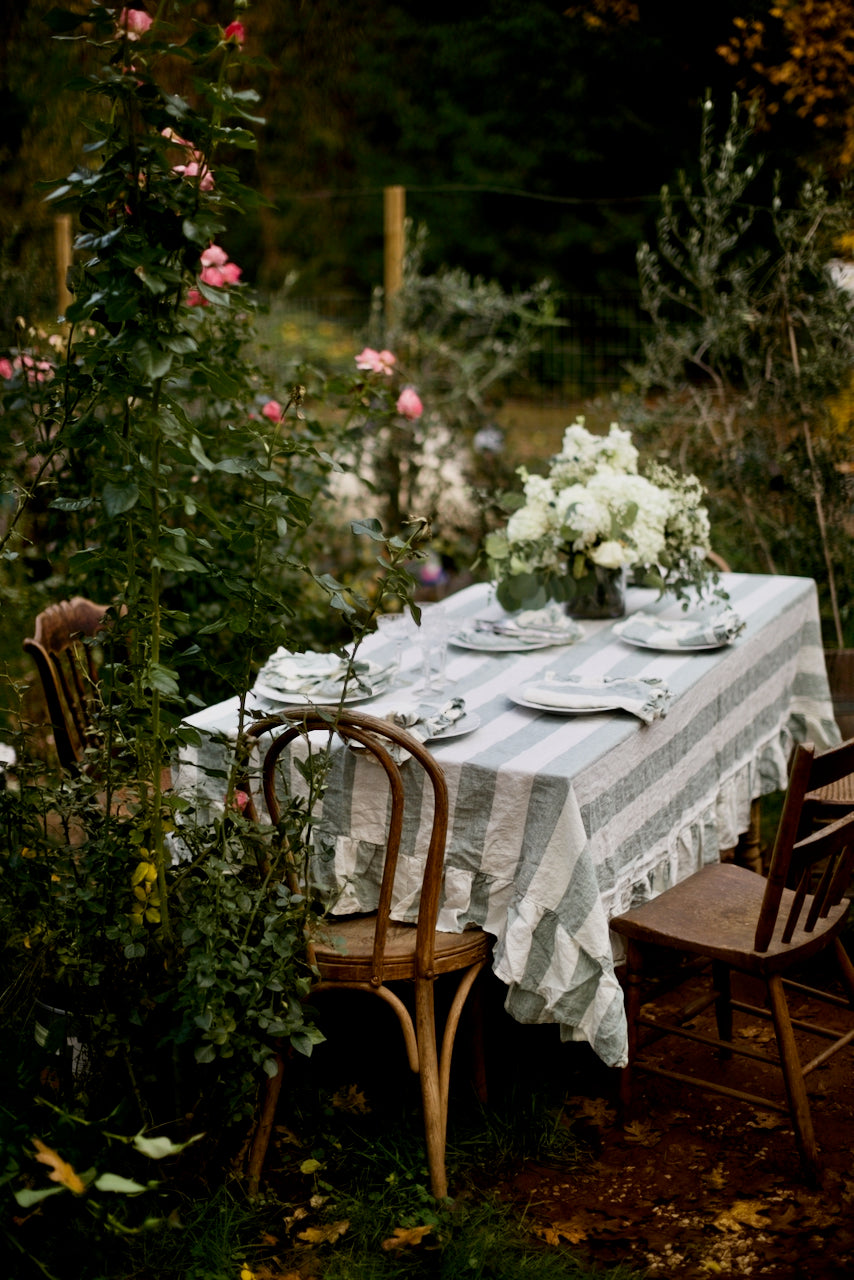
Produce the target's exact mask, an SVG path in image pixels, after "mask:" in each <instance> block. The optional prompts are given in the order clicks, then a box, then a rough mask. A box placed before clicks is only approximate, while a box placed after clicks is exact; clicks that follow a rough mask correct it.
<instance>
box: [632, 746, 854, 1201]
mask: <svg viewBox="0 0 854 1280" xmlns="http://www.w3.org/2000/svg"><path fill="white" fill-rule="evenodd" d="M851 772H854V740H852V741H850V742H847V743H844V744H843V746H841V747H837V748H834V750H833V751H830V752H825V753H824V754H823V755H822V756H818V757H816V756H815V749H814V747H813V746H812V745H807V746H803V745H801V746H798V747H797V748H796V750H795V754H794V757H793V761H792V767H791V772H790V776H789V785H788V788H787V792H786V797H785V801H784V805H783V812H782V815H781V818H780V825H779V828H778V831H777V837H776V841H775V844H774V851H773V855H772V861H771V866H770V869H769V872H768V878H767V880H765V879H762V878H761V877H759V876H756V875H755V874H754V873H753V872H751V871H749V870H746V869H745V868H743V867H738V866H733V865H731V864H723V863H719V864H713V865H710V866H707V867H704V868H703V869H702V870H701V871H698V872H696V873H695V874H694V875H693V876H689V877H688V879H687V880H684V881H683V882H682V883H681V884H677V885H674V886H673V887H672V888H671V889H668V890H666V891H665V892H664V893H663V894H661V895H660V896H659V897H657V898H654V899H652V900H651V901H650V902H646V903H644V904H643V905H642V906H640V907H637V908H636V909H634V910H632V911H627V912H626V913H625V914H624V915H621V916H617V917H615V918H614V919H613V920H612V921H611V927H612V929H614V931H615V932H616V933H618V934H620V935H621V936H622V937H624V938H626V939H627V946H628V951H627V959H626V973H625V983H626V1013H627V1017H628V1023H629V1065H628V1066H627V1067H626V1068H625V1069H624V1071H623V1073H622V1081H621V1101H622V1104H623V1108H624V1114H628V1113H629V1112H630V1109H631V1102H632V1091H633V1082H634V1076H635V1073H636V1072H638V1071H645V1072H651V1073H653V1074H655V1075H659V1076H664V1077H666V1078H667V1079H670V1080H678V1081H682V1082H683V1083H687V1084H693V1085H699V1086H700V1087H702V1088H704V1089H709V1090H711V1091H713V1092H716V1093H722V1094H725V1095H728V1096H730V1097H735V1098H740V1099H743V1100H744V1101H747V1102H752V1103H754V1104H756V1105H758V1106H762V1107H770V1108H772V1109H776V1110H781V1111H786V1110H788V1111H789V1113H790V1116H791V1120H792V1124H793V1125H794V1129H795V1134H796V1137H797V1141H798V1146H799V1149H800V1152H801V1156H802V1159H803V1163H804V1167H805V1170H806V1172H807V1173H808V1174H809V1175H810V1176H813V1177H814V1176H815V1175H816V1174H817V1173H818V1170H819V1166H820V1161H819V1153H818V1147H817V1144H816V1140H815V1134H814V1131H813V1125H812V1119H811V1116H810V1108H809V1101H808V1098H807V1092H806V1086H805V1077H806V1076H807V1075H808V1074H809V1073H810V1072H811V1071H813V1070H814V1069H815V1068H816V1067H818V1066H820V1065H821V1064H822V1063H824V1062H826V1061H827V1059H828V1058H829V1057H830V1056H831V1055H832V1054H834V1053H836V1052H837V1051H838V1050H839V1049H841V1048H843V1047H844V1046H845V1045H847V1044H849V1043H850V1041H851V1040H852V1039H854V1026H852V1028H851V1029H850V1030H848V1031H846V1032H844V1033H840V1032H838V1031H835V1030H831V1029H830V1028H827V1027H822V1026H818V1025H815V1024H813V1023H812V1022H810V1023H808V1024H806V1023H802V1022H798V1021H794V1022H793V1019H792V1018H791V1016H790V1013H789V1008H788V1002H787V998H786V989H787V988H791V987H795V988H796V989H797V990H798V991H799V992H800V993H801V994H805V995H808V996H811V997H814V998H815V999H816V1000H822V1001H827V1002H828V1003H830V1004H834V1005H843V1006H847V1007H851V1006H854V967H852V964H851V961H850V960H849V958H848V955H847V953H846V951H845V949H844V947H843V945H842V942H841V941H840V938H839V935H840V933H841V932H842V929H843V928H844V926H845V923H846V917H847V915H848V906H849V903H848V900H847V898H846V897H845V889H846V887H847V885H848V882H849V879H850V875H851V868H852V865H854V814H848V815H846V816H845V817H843V818H841V819H839V820H838V821H836V822H834V823H832V824H830V825H827V826H824V827H822V828H820V829H818V830H817V831H811V830H810V829H809V828H810V823H809V822H808V821H806V820H805V819H807V818H808V807H807V805H806V797H807V795H808V793H809V792H810V791H811V790H814V789H815V788H816V787H817V786H825V785H828V784H829V783H831V782H832V781H833V780H834V779H835V778H836V777H842V776H844V775H845V774H848V773H851ZM816 868H818V869H819V872H818V875H816ZM672 952H679V953H682V954H683V955H687V956H690V957H694V958H699V959H701V960H704V961H710V962H711V965H710V970H709V972H710V975H711V982H710V984H709V989H707V990H706V991H705V993H704V994H703V995H702V996H701V997H700V998H696V999H694V1000H693V1001H692V1002H691V1004H690V1005H689V1006H688V1007H687V1008H684V1009H683V1010H681V1012H679V1013H677V1014H675V1015H671V1016H669V1017H665V1018H661V1017H658V1018H656V1017H653V1016H652V1014H651V1011H650V1010H651V1005H650V1004H646V1005H645V1004H644V1000H645V991H644V987H645V985H646V984H645V983H644V964H645V961H646V960H648V959H651V958H652V957H653V956H654V955H655V954H658V955H659V956H661V955H662V954H665V955H667V954H670V953H672ZM820 952H826V953H828V956H829V957H830V958H832V960H835V968H836V972H837V974H838V977H839V978H840V979H841V982H842V987H843V989H844V991H845V992H846V993H847V999H842V998H840V997H839V996H837V995H832V994H829V993H827V992H826V991H822V990H818V989H817V988H815V987H811V986H805V985H803V984H802V983H795V982H793V981H791V980H790V977H789V975H791V974H792V973H793V971H795V970H796V969H798V968H799V967H801V966H802V965H803V963H804V962H805V961H807V960H810V959H812V958H813V957H815V956H817V955H818V954H819V953H820ZM669 967H670V968H671V969H673V968H674V965H673V964H672V963H671V964H670V965H669ZM733 973H737V974H743V975H747V977H748V978H750V979H753V980H758V981H759V982H760V983H761V984H762V986H763V987H764V990H765V996H766V1005H765V1007H760V1006H758V1005H757V1004H753V1003H748V1002H746V1001H743V1000H738V999H734V998H733V995H732V992H731V987H730V978H731V975H732V974H733ZM696 981H697V976H696V972H694V974H693V975H692V982H693V983H696ZM665 994H666V995H667V997H668V999H670V998H671V996H672V987H671V988H669V989H668V991H667V992H665ZM652 1003H654V999H653V1002H652ZM711 1005H714V1007H715V1015H716V1026H717V1035H716V1036H715V1035H709V1034H705V1033H703V1032H701V1031H698V1030H697V1029H696V1028H694V1027H692V1026H689V1025H686V1024H688V1023H689V1022H691V1021H692V1020H693V1019H694V1018H696V1017H697V1016H699V1014H700V1013H701V1012H702V1011H704V1010H705V1009H708V1008H709V1007H710V1006H711ZM734 1009H735V1010H738V1011H743V1012H746V1013H748V1014H750V1015H752V1016H760V1017H765V1018H770V1019H771V1020H772V1022H773V1027H774V1034H775V1038H776V1047H777V1055H776V1056H773V1055H768V1054H764V1053H762V1052H760V1051H758V1050H757V1049H755V1048H753V1047H750V1046H749V1045H748V1044H746V1043H745V1041H744V1040H742V1041H741V1042H740V1043H739V1042H737V1041H734V1039H733V1034H732V1030H733V1010H734ZM795 1028H797V1029H798V1031H799V1032H803V1033H805V1034H808V1035H809V1036H811V1037H812V1036H817V1037H819V1038H822V1039H827V1040H829V1041H830V1042H831V1043H830V1044H829V1045H828V1046H827V1047H826V1048H824V1049H823V1050H822V1051H821V1052H819V1053H817V1054H816V1056H815V1057H813V1058H811V1059H810V1060H809V1061H807V1062H806V1063H802V1061H801V1057H800V1054H799V1050H798V1046H797V1044H796V1040H795ZM641 1029H643V1033H642V1032H641ZM642 1034H643V1040H642V1038H641V1036H642ZM669 1036H677V1037H683V1038H686V1039H688V1040H691V1041H694V1042H696V1043H699V1044H701V1045H707V1046H710V1047H712V1048H716V1049H718V1050H719V1054H720V1057H719V1060H717V1061H716V1062H715V1066H714V1068H713V1070H712V1073H711V1076H710V1077H704V1078H700V1077H699V1076H695V1075H693V1074H688V1073H687V1072H680V1071H675V1070H672V1069H669V1068H668V1067H667V1066H665V1065H664V1063H665V1061H666V1059H665V1058H664V1057H663V1055H662V1053H661V1052H660V1050H658V1049H657V1048H656V1046H657V1045H658V1042H659V1041H660V1040H661V1039H662V1038H663V1037H669ZM732 1054H739V1055H741V1056H742V1057H745V1058H749V1059H752V1060H754V1061H757V1062H760V1063H763V1064H766V1063H770V1065H772V1066H774V1067H778V1068H780V1069H781V1071H782V1074H783V1080H784V1083H785V1091H786V1098H787V1105H785V1104H782V1103H781V1102H779V1101H778V1100H774V1099H771V1098H768V1097H766V1096H763V1095H760V1094H759V1093H753V1092H747V1091H745V1090H743V1089H741V1088H738V1087H735V1085H734V1084H733V1083H732V1081H731V1080H728V1078H727V1070H726V1060H727V1059H728V1058H730V1057H731V1055H732ZM752 1087H753V1086H752V1085H751V1088H752ZM756 1087H757V1088H758V1087H759V1086H758V1085H757V1086H756Z"/></svg>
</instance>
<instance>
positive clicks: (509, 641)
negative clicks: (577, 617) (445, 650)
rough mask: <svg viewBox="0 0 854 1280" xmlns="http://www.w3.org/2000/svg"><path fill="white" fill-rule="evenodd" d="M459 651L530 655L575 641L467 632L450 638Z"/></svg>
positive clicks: (487, 632) (458, 633)
mask: <svg viewBox="0 0 854 1280" xmlns="http://www.w3.org/2000/svg"><path fill="white" fill-rule="evenodd" d="M448 639H449V642H450V643H451V644H453V645H456V647H457V648H458V649H474V650H475V651H476V652H478V653H528V652H529V650H534V649H553V648H554V647H555V646H556V645H564V644H572V643H573V640H558V639H554V640H526V639H525V638H524V637H523V636H498V635H495V633H494V632H489V631H485V632H483V633H482V635H479V634H478V633H477V632H476V631H469V630H466V631H464V632H457V633H455V634H454V635H451V636H449V637H448Z"/></svg>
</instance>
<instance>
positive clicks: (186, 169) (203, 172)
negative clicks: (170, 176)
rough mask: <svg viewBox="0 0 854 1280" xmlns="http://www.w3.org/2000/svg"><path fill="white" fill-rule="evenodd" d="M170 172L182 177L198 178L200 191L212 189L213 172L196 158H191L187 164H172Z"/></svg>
mask: <svg viewBox="0 0 854 1280" xmlns="http://www.w3.org/2000/svg"><path fill="white" fill-rule="evenodd" d="M172 172H173V173H178V174H180V175H181V176H182V177H184V178H198V179H199V190H200V191H213V188H214V178H213V174H212V173H211V171H210V169H209V168H208V167H207V165H206V164H201V165H200V164H199V163H198V161H197V160H191V161H190V163H189V164H174V165H173V166H172Z"/></svg>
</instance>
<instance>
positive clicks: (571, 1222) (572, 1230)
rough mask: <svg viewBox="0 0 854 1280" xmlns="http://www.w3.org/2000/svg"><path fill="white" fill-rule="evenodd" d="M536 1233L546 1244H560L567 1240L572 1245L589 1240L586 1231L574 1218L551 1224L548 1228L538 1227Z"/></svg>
mask: <svg viewBox="0 0 854 1280" xmlns="http://www.w3.org/2000/svg"><path fill="white" fill-rule="evenodd" d="M536 1231H537V1235H538V1236H542V1238H543V1239H544V1240H545V1242H546V1244H560V1242H561V1240H567V1241H568V1242H569V1243H570V1244H580V1243H581V1241H582V1240H586V1239H587V1232H586V1230H585V1229H584V1227H583V1226H582V1225H581V1223H580V1222H578V1221H577V1220H576V1219H574V1218H568V1219H564V1220H563V1221H562V1222H550V1223H549V1224H548V1226H545V1227H537V1229H536Z"/></svg>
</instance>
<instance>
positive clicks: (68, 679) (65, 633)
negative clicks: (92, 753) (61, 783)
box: [24, 596, 108, 772]
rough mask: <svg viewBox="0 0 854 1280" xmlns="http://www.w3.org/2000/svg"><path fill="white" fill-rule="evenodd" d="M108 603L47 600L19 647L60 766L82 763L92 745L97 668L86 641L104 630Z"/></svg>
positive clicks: (73, 766)
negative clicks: (36, 683) (37, 688)
mask: <svg viewBox="0 0 854 1280" xmlns="http://www.w3.org/2000/svg"><path fill="white" fill-rule="evenodd" d="M107 609H108V606H107V605H103V604H95V603H94V602H93V601H92V600H87V599H85V598H84V597H83V596H74V598H73V599H71V600H61V601H59V603H57V604H52V605H49V606H48V608H47V609H45V610H44V611H43V612H42V613H40V614H39V615H38V617H37V618H36V624H35V630H34V634H33V636H32V637H31V638H28V639H26V640H25V641H24V649H25V651H26V652H27V653H29V654H30V655H31V656H32V658H33V660H34V661H35V664H36V667H37V669H38V673H39V676H40V678H41V683H42V689H43V690H44V697H45V702H46V704H47V711H48V716H49V717H50V723H51V725H52V726H53V737H54V742H55V744H56V753H57V755H58V756H59V763H60V766H61V767H62V768H63V769H66V770H68V771H70V772H78V771H80V770H81V769H84V768H85V766H86V760H85V757H86V751H87V749H88V748H92V747H95V746H97V745H98V743H99V741H100V738H99V733H98V729H97V724H96V720H97V708H98V705H99V694H98V671H97V667H96V664H95V658H94V650H93V647H92V645H91V643H87V640H88V641H91V640H93V639H94V637H96V636H97V635H98V634H99V633H100V632H102V631H103V630H104V618H105V615H106V613H107Z"/></svg>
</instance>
